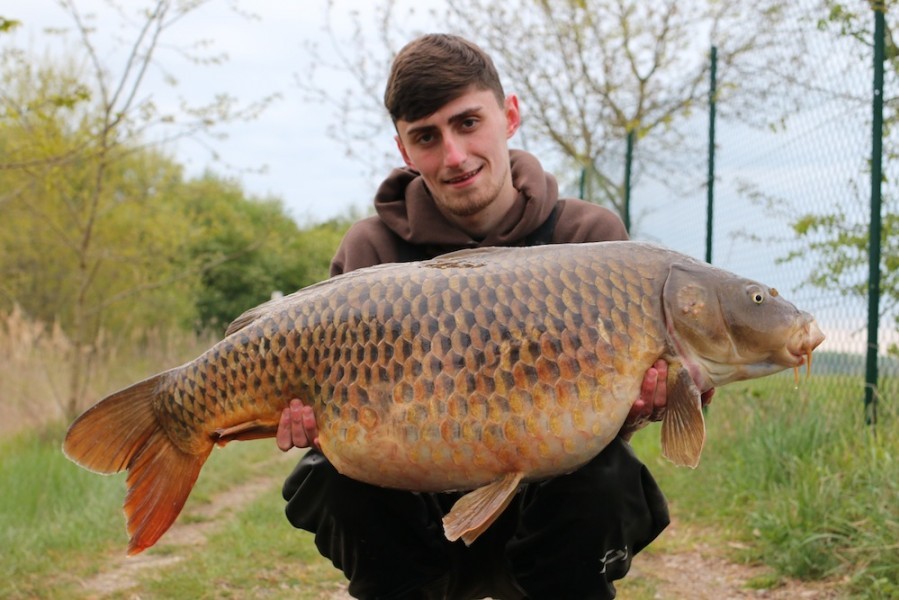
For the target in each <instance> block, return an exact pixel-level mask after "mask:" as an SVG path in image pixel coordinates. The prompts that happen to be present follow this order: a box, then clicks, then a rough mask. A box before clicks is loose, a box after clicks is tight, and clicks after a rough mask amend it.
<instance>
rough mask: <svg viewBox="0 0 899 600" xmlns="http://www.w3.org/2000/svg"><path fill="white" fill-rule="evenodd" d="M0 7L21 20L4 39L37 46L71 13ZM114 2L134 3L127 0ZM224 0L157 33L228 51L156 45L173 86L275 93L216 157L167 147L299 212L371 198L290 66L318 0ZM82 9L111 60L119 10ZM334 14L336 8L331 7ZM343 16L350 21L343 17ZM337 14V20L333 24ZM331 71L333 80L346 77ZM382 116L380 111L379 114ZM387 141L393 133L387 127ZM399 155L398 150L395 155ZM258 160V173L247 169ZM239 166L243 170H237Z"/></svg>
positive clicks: (218, 147) (187, 145)
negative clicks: (237, 1)
mask: <svg viewBox="0 0 899 600" xmlns="http://www.w3.org/2000/svg"><path fill="white" fill-rule="evenodd" d="M4 4H5V5H6V6H5V7H4V8H0V15H2V16H3V17H5V18H11V19H15V20H19V21H22V23H23V25H22V27H20V28H19V29H17V30H16V31H15V32H14V34H13V35H11V36H8V40H9V41H10V42H12V43H14V44H16V45H19V46H26V47H29V48H31V49H32V50H34V51H35V52H36V53H38V54H43V52H44V50H45V48H47V47H48V45H49V46H50V47H53V48H56V49H57V50H58V48H59V47H60V41H59V38H58V37H57V36H49V35H47V34H46V32H45V29H46V28H47V27H55V28H59V27H71V24H72V23H71V19H70V18H69V16H68V15H67V13H66V12H65V11H64V10H62V9H61V8H60V7H59V5H58V4H57V2H56V1H55V0H28V1H27V2H6V3H4ZM122 4H123V5H124V6H126V7H128V8H129V9H131V8H132V7H135V6H139V5H141V4H143V3H138V2H136V1H134V0H126V1H125V2H122ZM231 4H232V2H231V1H230V0H219V1H218V2H212V3H210V4H209V5H207V6H204V7H202V8H201V9H199V10H198V11H196V12H195V13H194V14H192V15H190V16H189V18H187V19H185V20H183V21H181V22H180V23H179V24H178V26H177V27H176V28H174V29H172V30H171V31H169V32H168V34H166V38H165V43H166V44H167V45H170V46H182V47H183V46H185V45H187V44H188V43H190V42H192V41H195V40H197V39H210V40H212V41H213V42H214V45H213V46H212V48H213V49H214V50H215V51H218V52H225V53H227V55H228V59H229V60H228V61H227V62H226V63H225V64H223V65H221V66H195V65H191V64H190V63H188V62H186V61H184V60H180V59H178V58H177V57H176V56H175V55H173V54H172V53H165V52H164V51H163V52H160V54H159V56H160V57H161V58H162V60H163V63H164V65H165V67H166V68H167V69H168V70H169V71H170V73H171V74H173V75H174V76H175V77H176V78H177V79H178V80H179V84H178V87H177V88H176V89H175V91H176V93H177V94H179V95H181V96H183V97H185V98H189V99H191V100H193V101H195V102H202V101H204V100H207V99H209V98H211V97H212V95H213V94H215V93H219V92H227V93H229V94H231V95H233V96H236V97H237V98H239V99H240V100H242V101H245V102H251V101H253V100H256V99H259V98H261V97H263V96H265V95H267V94H271V93H280V94H281V99H280V100H278V101H277V102H276V103H275V104H273V105H272V106H271V107H270V108H269V109H268V110H267V111H266V112H265V113H263V115H262V116H261V117H260V118H259V119H258V120H255V121H252V122H250V123H244V124H240V123H238V124H234V125H230V126H228V127H227V128H225V129H224V131H225V132H226V133H227V134H228V139H227V140H224V141H216V142H215V151H216V152H218V153H219V154H220V156H221V163H213V162H212V160H211V159H210V156H209V152H208V150H205V149H203V148H202V147H200V146H199V145H197V144H195V143H192V142H190V141H186V142H182V143H181V144H179V146H178V147H177V148H175V155H176V158H177V159H178V160H179V162H181V163H182V164H184V165H185V166H187V167H188V169H189V171H188V172H189V173H190V174H198V173H201V172H202V171H203V169H204V168H206V167H207V166H209V167H210V168H212V169H213V170H215V171H216V172H218V173H221V174H224V175H228V176H234V177H237V178H239V179H240V181H242V182H243V184H244V188H245V189H246V190H247V191H248V192H249V193H252V194H254V195H272V196H277V197H280V198H281V199H282V200H283V201H284V203H285V205H286V207H287V208H288V210H289V212H290V213H291V214H292V215H293V216H294V217H296V218H297V219H298V220H300V221H303V220H305V219H312V220H324V219H328V218H331V217H335V216H340V215H344V214H346V212H347V211H348V210H349V209H350V208H351V207H357V208H358V209H359V210H361V211H365V210H366V209H367V208H368V207H369V206H370V204H371V197H372V195H373V191H374V186H375V184H376V182H375V181H372V180H371V179H370V177H369V175H368V173H367V171H366V170H365V168H364V167H363V166H362V165H360V164H358V163H355V162H353V161H352V160H350V159H348V158H346V157H345V156H344V151H343V149H342V147H341V146H340V145H338V143H337V142H335V141H333V140H331V139H329V138H328V136H327V127H328V124H329V123H331V122H332V119H333V110H332V108H331V107H329V106H326V105H321V104H310V103H308V102H305V101H304V100H303V97H302V93H301V92H300V90H299V89H298V87H297V85H296V83H295V75H296V72H297V71H298V70H299V69H300V68H302V66H303V64H304V63H305V62H307V61H308V58H307V57H306V56H305V54H304V50H303V47H302V43H303V40H310V39H318V40H321V41H322V43H323V44H326V46H325V47H327V44H329V42H328V41H327V38H326V37H325V36H324V34H323V31H322V28H323V25H324V22H325V19H324V14H325V12H324V7H325V4H326V3H325V1H324V0H292V1H288V0H254V1H253V2H245V3H244V4H243V6H242V8H243V9H244V10H246V11H249V12H252V13H253V14H255V15H257V16H258V19H249V20H248V19H246V18H243V17H241V16H239V15H236V14H234V12H233V11H232V10H231V9H230V8H229V6H230V5H231ZM336 4H337V6H338V7H339V9H340V11H345V14H346V13H348V12H349V11H351V10H356V9H362V10H364V9H365V8H366V7H369V6H370V4H371V2H369V1H368V0H337V2H336ZM77 5H78V6H79V8H80V10H81V11H82V12H83V13H94V14H96V15H97V17H98V21H97V38H96V39H97V44H98V46H101V47H102V46H103V45H108V46H107V50H106V54H105V55H104V56H105V58H106V59H107V60H110V63H111V64H115V65H119V64H120V62H116V59H119V61H120V60H121V54H122V52H121V49H119V50H118V54H116V53H115V51H113V50H110V48H112V43H113V42H112V40H113V39H114V37H115V35H116V34H117V33H119V29H120V26H119V25H118V20H117V19H116V18H115V17H114V16H113V15H112V13H111V10H110V8H109V7H108V5H107V3H106V2H104V1H103V0H77ZM338 14H339V13H338ZM343 24H348V20H347V23H343ZM339 25H341V23H338V26H339ZM148 83H149V85H147V86H146V87H145V88H144V89H145V91H146V92H147V93H148V94H153V95H154V97H158V98H160V100H161V101H162V99H164V98H166V97H172V91H171V89H170V88H169V87H167V86H165V85H164V84H162V81H161V78H160V77H158V75H157V76H155V77H154V79H151V80H150V81H149V82H148ZM345 83H346V82H345V81H340V80H335V85H345ZM385 123H387V117H386V115H385ZM384 143H385V145H386V147H388V148H390V147H392V145H393V141H392V139H391V138H390V136H389V135H385V140H384ZM397 159H398V163H397V164H399V155H397ZM260 167H265V168H266V171H265V172H264V173H262V174H255V173H253V172H251V170H253V169H258V168H260ZM242 170H245V171H242Z"/></svg>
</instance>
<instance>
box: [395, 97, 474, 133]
mask: <svg viewBox="0 0 899 600" xmlns="http://www.w3.org/2000/svg"><path fill="white" fill-rule="evenodd" d="M483 109H484V107H483V106H482V105H480V104H479V105H477V106H471V107H468V108H466V109H464V110H461V111H459V112H458V113H456V114H454V115H452V116H450V118H449V119H447V121H448V122H449V123H450V124H455V123H458V122H460V121H464V120H465V119H467V118H468V117H470V116H472V115H474V114H477V113H480V112H482V111H483ZM435 129H437V125H431V124H426V125H417V126H413V127H410V128H409V129H407V130H406V135H409V136H411V135H419V134H422V133H429V132H431V131H433V130H435Z"/></svg>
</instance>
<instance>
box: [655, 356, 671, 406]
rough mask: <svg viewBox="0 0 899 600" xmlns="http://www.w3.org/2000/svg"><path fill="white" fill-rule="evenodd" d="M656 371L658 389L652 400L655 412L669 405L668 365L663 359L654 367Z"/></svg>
mask: <svg viewBox="0 0 899 600" xmlns="http://www.w3.org/2000/svg"><path fill="white" fill-rule="evenodd" d="M653 368H654V369H655V371H656V388H655V394H654V395H653V398H652V405H653V411H655V410H657V409H664V408H665V407H666V406H667V405H668V363H667V362H665V361H664V360H662V359H659V360H657V361H656V363H655V364H654V365H653Z"/></svg>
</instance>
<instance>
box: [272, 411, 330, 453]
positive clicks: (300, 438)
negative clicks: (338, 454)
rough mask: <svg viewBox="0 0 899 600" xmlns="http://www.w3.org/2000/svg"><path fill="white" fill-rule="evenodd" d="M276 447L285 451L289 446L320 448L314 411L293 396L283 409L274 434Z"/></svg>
mask: <svg viewBox="0 0 899 600" xmlns="http://www.w3.org/2000/svg"><path fill="white" fill-rule="evenodd" d="M275 440H276V441H277V442H278V448H280V449H281V450H282V451H284V452H287V451H288V450H290V449H291V448H309V447H314V448H315V449H316V450H320V449H321V446H319V443H318V426H317V425H316V424H315V413H314V412H312V407H311V406H306V405H304V404H303V403H302V402H301V401H300V400H298V399H297V398H294V399H293V400H291V401H290V404H288V405H287V408H285V409H284V410H283V411H281V421H280V422H279V423H278V433H277V434H276V435H275Z"/></svg>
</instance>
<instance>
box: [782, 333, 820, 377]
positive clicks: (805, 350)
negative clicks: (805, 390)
mask: <svg viewBox="0 0 899 600" xmlns="http://www.w3.org/2000/svg"><path fill="white" fill-rule="evenodd" d="M823 341H824V333H823V332H822V331H821V328H820V327H818V323H817V322H815V320H814V319H812V320H810V321H809V322H808V323H807V328H806V329H805V331H803V335H802V340H801V341H800V343H799V345H798V346H797V348H796V349H791V350H790V355H791V357H792V358H793V361H794V364H793V379H794V381H795V382H796V383H797V384H798V383H799V367H801V366H802V365H803V364H804V365H805V378H806V379H808V378H809V377H810V376H811V374H812V352H813V351H814V349H815V348H817V347H818V346H819V345H820V344H821V342H823Z"/></svg>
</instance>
